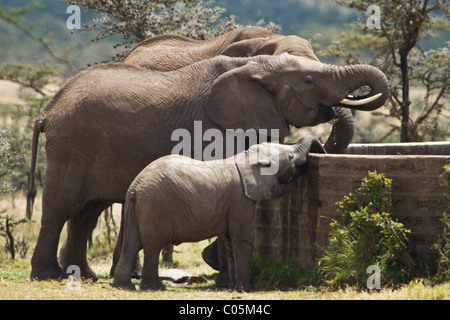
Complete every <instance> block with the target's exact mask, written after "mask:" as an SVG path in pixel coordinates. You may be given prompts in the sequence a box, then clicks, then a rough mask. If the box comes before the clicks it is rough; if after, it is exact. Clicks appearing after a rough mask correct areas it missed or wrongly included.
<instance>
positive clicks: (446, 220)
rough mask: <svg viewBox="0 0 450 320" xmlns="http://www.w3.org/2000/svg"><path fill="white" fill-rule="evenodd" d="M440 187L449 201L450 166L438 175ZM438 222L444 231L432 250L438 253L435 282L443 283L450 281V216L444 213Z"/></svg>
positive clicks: (445, 167)
mask: <svg viewBox="0 0 450 320" xmlns="http://www.w3.org/2000/svg"><path fill="white" fill-rule="evenodd" d="M440 185H441V187H443V188H444V194H445V196H446V197H447V198H448V199H449V200H450V164H447V165H445V166H444V172H443V173H442V174H441V175H440ZM440 221H441V222H442V223H443V224H444V230H443V232H442V234H441V235H440V236H439V238H438V241H437V243H435V244H434V245H433V247H432V248H433V249H436V250H438V252H439V258H438V261H437V264H438V270H437V273H436V276H435V280H437V281H438V282H445V281H449V280H450V216H449V215H448V214H447V212H444V214H443V217H442V218H441V219H440Z"/></svg>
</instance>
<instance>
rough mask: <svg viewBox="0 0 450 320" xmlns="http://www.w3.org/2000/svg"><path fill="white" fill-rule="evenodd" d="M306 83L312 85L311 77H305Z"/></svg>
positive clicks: (312, 79)
mask: <svg viewBox="0 0 450 320" xmlns="http://www.w3.org/2000/svg"><path fill="white" fill-rule="evenodd" d="M306 83H309V84H313V83H314V78H313V77H312V76H307V77H306Z"/></svg>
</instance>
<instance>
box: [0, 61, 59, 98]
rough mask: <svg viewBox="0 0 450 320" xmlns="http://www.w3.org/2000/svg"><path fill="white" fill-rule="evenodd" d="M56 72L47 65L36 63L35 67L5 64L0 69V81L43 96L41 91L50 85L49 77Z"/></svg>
mask: <svg viewBox="0 0 450 320" xmlns="http://www.w3.org/2000/svg"><path fill="white" fill-rule="evenodd" d="M55 75H56V72H55V70H54V69H53V68H52V66H50V65H49V64H47V63H43V62H38V66H37V67H33V66H30V65H24V64H21V63H5V64H3V65H2V66H1V67H0V79H1V80H9V81H13V82H16V83H18V84H20V85H22V86H24V87H26V88H31V89H33V90H34V91H36V92H37V93H39V94H41V95H42V96H45V95H46V94H45V93H44V92H43V91H42V89H43V88H44V87H45V86H46V85H47V84H49V83H50V77H51V76H55Z"/></svg>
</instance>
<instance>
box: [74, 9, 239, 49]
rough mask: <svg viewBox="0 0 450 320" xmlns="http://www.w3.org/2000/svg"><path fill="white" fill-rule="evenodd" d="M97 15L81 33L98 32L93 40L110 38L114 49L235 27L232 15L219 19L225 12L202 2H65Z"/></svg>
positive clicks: (208, 35)
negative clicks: (158, 38)
mask: <svg viewBox="0 0 450 320" xmlns="http://www.w3.org/2000/svg"><path fill="white" fill-rule="evenodd" d="M66 2H69V3H71V4H76V5H81V6H84V7H86V8H88V9H91V10H96V11H97V12H98V13H100V17H99V18H98V19H94V20H93V21H92V22H91V24H89V25H84V26H83V28H84V30H99V33H98V35H97V37H96V38H95V39H93V41H98V40H101V39H104V38H107V37H111V36H114V35H120V36H121V40H120V41H119V42H118V43H117V44H116V45H115V46H114V48H116V47H120V46H124V47H125V48H130V47H131V46H132V45H133V44H134V43H137V42H140V41H142V40H144V39H146V38H148V37H151V36H154V35H158V34H165V33H174V34H179V35H183V36H186V37H189V38H193V39H208V38H211V37H213V36H216V35H219V34H222V33H225V32H227V31H230V30H232V29H235V28H236V27H237V23H236V22H235V20H234V16H229V17H222V16H223V15H224V14H225V12H226V10H225V9H223V8H220V7H211V5H212V4H213V2H214V1H204V0H194V1H187V0H142V1H141V0H128V1H114V0H66Z"/></svg>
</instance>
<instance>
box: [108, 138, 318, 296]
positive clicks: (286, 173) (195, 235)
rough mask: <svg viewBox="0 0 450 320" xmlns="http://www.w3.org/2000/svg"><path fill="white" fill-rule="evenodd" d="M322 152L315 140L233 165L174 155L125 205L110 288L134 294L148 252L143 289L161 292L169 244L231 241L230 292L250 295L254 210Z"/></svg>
mask: <svg viewBox="0 0 450 320" xmlns="http://www.w3.org/2000/svg"><path fill="white" fill-rule="evenodd" d="M310 151H311V152H320V153H325V150H324V149H323V147H322V144H321V143H320V141H319V140H317V139H316V138H315V137H313V136H307V137H305V138H303V139H301V140H300V141H299V142H298V143H297V144H295V145H282V144H278V143H263V144H256V145H253V146H251V147H250V148H249V149H248V150H246V151H243V152H241V153H238V154H237V155H235V156H232V157H231V158H228V159H222V160H214V161H198V160H194V159H192V158H189V157H185V156H181V155H169V156H165V157H162V158H159V159H157V160H155V161H153V162H152V163H150V164H149V165H148V166H147V167H146V168H145V169H144V170H142V171H141V172H140V173H139V174H138V176H137V177H136V178H135V179H134V181H133V182H132V183H131V185H130V188H129V189H128V192H127V195H126V200H125V204H124V208H125V209H124V215H123V219H124V241H123V245H122V248H121V254H120V258H119V262H118V265H117V267H116V271H115V276H114V282H113V286H116V287H120V288H127V289H133V288H134V286H133V285H132V283H131V275H130V274H131V271H132V267H133V265H134V258H135V257H136V254H137V253H138V252H139V251H140V250H141V249H144V266H143V269H142V282H141V284H140V289H141V290H164V289H165V287H164V285H163V284H162V283H161V281H160V280H159V277H158V264H159V254H160V251H161V249H162V248H163V247H164V246H165V245H167V244H175V245H177V244H180V243H182V242H195V241H200V240H203V239H208V238H211V237H214V236H217V235H224V238H225V239H226V248H227V257H228V265H229V269H228V270H229V279H230V282H229V289H235V290H238V291H242V290H244V291H251V290H252V289H253V286H252V284H251V279H250V273H251V272H250V271H251V270H250V263H251V257H252V252H253V242H254V222H255V204H256V201H258V200H265V199H272V198H277V197H279V196H281V194H282V193H283V185H284V184H287V183H289V182H291V181H292V180H294V179H295V178H297V177H298V176H299V174H300V173H302V172H304V170H305V168H304V167H305V163H306V161H307V158H308V153H309V152H310Z"/></svg>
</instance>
